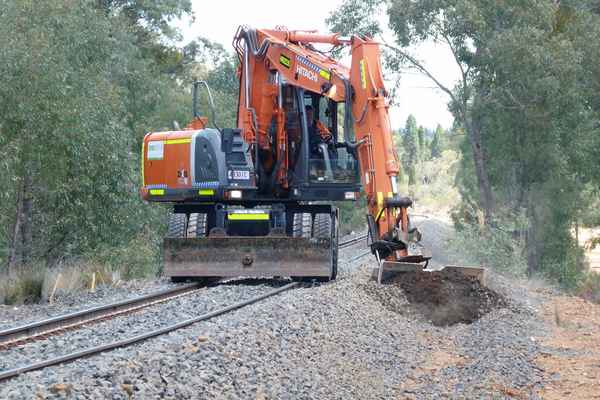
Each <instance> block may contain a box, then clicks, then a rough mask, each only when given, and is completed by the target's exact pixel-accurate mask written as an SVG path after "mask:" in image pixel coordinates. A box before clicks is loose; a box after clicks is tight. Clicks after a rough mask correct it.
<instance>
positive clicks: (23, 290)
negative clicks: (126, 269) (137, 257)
mask: <svg viewBox="0 0 600 400" xmlns="http://www.w3.org/2000/svg"><path fill="white" fill-rule="evenodd" d="M119 282H120V274H119V273H118V272H113V271H111V270H110V269H109V268H107V267H106V266H102V265H94V264H89V263H75V262H72V263H69V264H63V265H59V266H57V267H55V268H51V269H48V268H45V267H40V266H28V267H23V268H21V269H20V270H19V271H18V272H16V273H12V274H8V273H4V274H3V275H1V276H0V304H32V303H40V302H51V301H53V299H54V298H56V297H58V296H62V295H65V294H69V293H74V292H78V291H82V290H91V289H93V286H100V285H109V286H114V285H118V283H119Z"/></svg>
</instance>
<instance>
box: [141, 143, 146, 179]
mask: <svg viewBox="0 0 600 400" xmlns="http://www.w3.org/2000/svg"><path fill="white" fill-rule="evenodd" d="M145 146H146V142H144V141H143V140H142V157H141V160H142V169H141V171H142V186H146V177H145V176H144V147H145Z"/></svg>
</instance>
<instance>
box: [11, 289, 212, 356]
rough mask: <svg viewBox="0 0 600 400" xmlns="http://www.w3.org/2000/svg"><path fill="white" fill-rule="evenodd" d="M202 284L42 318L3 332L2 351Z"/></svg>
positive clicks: (139, 306)
mask: <svg viewBox="0 0 600 400" xmlns="http://www.w3.org/2000/svg"><path fill="white" fill-rule="evenodd" d="M201 287H202V286H201V285H200V284H198V283H192V284H188V285H182V286H177V287H175V288H172V289H166V290H161V291H158V292H155V293H151V294H148V295H144V296H139V297H135V298H133V299H127V300H122V301H118V302H115V303H111V304H105V305H101V306H97V307H92V308H88V309H85V310H81V311H76V312H73V313H69V314H64V315H59V316H57V317H52V318H48V319H45V320H41V321H36V322H32V323H29V324H25V325H21V326H17V327H15V328H10V329H5V330H2V331H0V350H6V349H9V348H11V347H15V346H18V345H21V344H25V343H27V342H31V341H33V340H38V339H43V338H46V337H49V336H51V335H55V334H60V333H62V332H65V331H66V330H69V329H75V328H78V327H81V326H83V325H86V324H90V323H93V322H98V321H101V320H103V319H106V318H114V317H116V316H119V315H123V314H127V313H132V312H135V311H138V310H141V309H142V308H146V307H149V306H152V305H154V304H158V303H162V302H165V301H168V300H172V299H175V298H177V297H181V296H184V295H187V294H190V293H193V292H195V291H196V290H198V289H200V288H201Z"/></svg>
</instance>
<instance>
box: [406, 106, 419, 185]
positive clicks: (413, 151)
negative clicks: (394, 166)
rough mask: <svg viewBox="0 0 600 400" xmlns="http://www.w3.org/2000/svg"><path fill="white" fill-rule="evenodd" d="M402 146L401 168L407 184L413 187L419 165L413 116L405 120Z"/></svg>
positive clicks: (415, 124)
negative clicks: (406, 177)
mask: <svg viewBox="0 0 600 400" xmlns="http://www.w3.org/2000/svg"><path fill="white" fill-rule="evenodd" d="M402 146H403V148H404V151H403V156H402V167H403V169H404V171H405V173H406V175H407V176H408V184H409V185H414V184H415V183H416V180H417V168H418V163H419V132H418V129H417V120H416V119H415V117H414V116H413V115H409V116H408V119H407V120H406V126H405V128H404V132H403V136H402Z"/></svg>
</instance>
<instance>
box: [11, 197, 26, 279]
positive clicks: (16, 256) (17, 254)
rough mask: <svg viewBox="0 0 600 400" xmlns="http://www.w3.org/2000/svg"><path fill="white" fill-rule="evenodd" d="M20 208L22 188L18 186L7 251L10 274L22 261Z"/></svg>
mask: <svg viewBox="0 0 600 400" xmlns="http://www.w3.org/2000/svg"><path fill="white" fill-rule="evenodd" d="M22 210H23V190H22V187H20V188H19V189H18V190H17V204H16V207H15V224H14V227H13V234H12V238H11V241H10V248H9V252H8V272H9V274H12V273H13V272H15V270H16V268H17V266H19V265H20V264H21V263H22V255H23V237H22V235H21V221H22Z"/></svg>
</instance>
